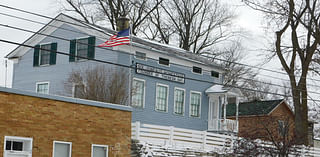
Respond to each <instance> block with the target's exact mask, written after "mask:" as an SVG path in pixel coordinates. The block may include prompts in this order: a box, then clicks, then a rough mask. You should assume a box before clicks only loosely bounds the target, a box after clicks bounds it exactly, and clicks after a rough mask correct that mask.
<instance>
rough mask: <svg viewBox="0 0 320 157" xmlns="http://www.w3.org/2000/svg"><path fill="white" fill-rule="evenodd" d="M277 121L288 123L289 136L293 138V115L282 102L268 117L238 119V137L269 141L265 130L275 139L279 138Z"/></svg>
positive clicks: (243, 117)
mask: <svg viewBox="0 0 320 157" xmlns="http://www.w3.org/2000/svg"><path fill="white" fill-rule="evenodd" d="M278 120H282V121H287V122H288V123H289V136H290V137H293V136H294V115H293V114H292V112H291V111H290V110H289V109H288V108H287V107H286V106H285V103H284V102H283V103H282V104H280V105H279V106H278V107H277V108H276V109H275V110H274V111H273V112H271V114H270V115H268V116H242V117H239V133H238V135H239V136H240V137H250V138H259V139H264V140H270V139H269V137H270V135H269V134H268V132H267V129H268V130H269V131H270V132H271V133H272V136H273V137H275V138H276V139H280V137H279V130H278V127H279V124H278Z"/></svg>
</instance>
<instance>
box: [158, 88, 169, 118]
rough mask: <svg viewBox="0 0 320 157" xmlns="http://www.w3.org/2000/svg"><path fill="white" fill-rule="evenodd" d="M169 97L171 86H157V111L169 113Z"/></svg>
mask: <svg viewBox="0 0 320 157" xmlns="http://www.w3.org/2000/svg"><path fill="white" fill-rule="evenodd" d="M168 95H169V86H168V85H164V84H157V85H156V106H155V110H156V111H162V112H167V111H168Z"/></svg>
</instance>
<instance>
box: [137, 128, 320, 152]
mask: <svg viewBox="0 0 320 157" xmlns="http://www.w3.org/2000/svg"><path fill="white" fill-rule="evenodd" d="M132 139H135V140H139V141H141V142H145V143H148V144H151V145H158V146H165V147H171V148H179V149H180V150H181V149H186V150H189V149H190V148H192V149H193V150H198V151H207V152H208V151H214V152H218V153H219V152H220V153H224V152H230V151H232V149H233V144H234V141H235V140H237V139H238V138H237V137H235V136H231V135H223V134H217V133H211V132H207V131H197V130H191V129H182V128H176V127H172V126H160V125H151V124H141V123H140V122H135V123H132ZM261 145H263V146H266V147H270V148H272V147H274V146H273V145H272V143H270V142H262V143H261ZM297 148H298V149H296V151H298V152H300V154H301V155H300V156H314V157H320V148H314V147H308V148H307V147H297ZM289 156H292V155H289Z"/></svg>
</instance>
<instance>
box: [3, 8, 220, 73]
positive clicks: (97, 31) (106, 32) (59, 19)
mask: <svg viewBox="0 0 320 157" xmlns="http://www.w3.org/2000/svg"><path fill="white" fill-rule="evenodd" d="M64 21H68V22H64ZM70 23H75V25H72V26H73V27H79V26H77V25H83V26H85V27H84V28H83V27H82V28H81V27H80V28H81V31H86V33H88V34H92V35H94V36H97V37H100V38H101V37H104V36H105V39H107V38H108V37H110V36H111V35H113V34H115V33H116V31H114V30H112V29H108V28H104V27H101V26H96V25H92V24H89V23H86V22H83V21H81V20H79V19H75V18H73V17H70V16H68V15H65V14H62V13H61V14H59V15H58V16H56V17H55V18H54V19H53V20H51V21H50V22H49V23H48V24H47V25H45V26H44V27H43V28H41V29H40V30H39V31H38V32H37V33H43V34H50V33H52V32H53V31H54V30H56V29H57V27H59V26H61V25H62V24H70ZM70 25H71V24H70ZM51 26H52V27H51ZM86 27H87V28H86ZM44 32H45V33H44ZM37 33H35V34H34V35H32V36H31V37H30V38H28V39H27V40H26V41H25V42H24V43H23V44H26V45H35V44H37V43H36V42H40V41H41V40H42V39H43V38H44V37H45V36H41V35H38V34H37ZM105 39H103V40H105ZM132 43H133V45H134V46H136V47H140V48H144V49H148V50H152V51H157V52H159V53H163V54H166V55H169V56H171V57H177V58H179V59H183V60H188V61H192V62H196V63H199V64H203V65H207V66H213V67H215V68H218V69H220V70H223V68H222V67H221V66H220V65H218V64H215V63H213V62H212V61H210V60H208V59H207V58H205V57H204V56H198V55H196V54H194V53H192V52H190V51H186V50H184V49H181V48H179V47H174V46H172V45H168V44H162V43H158V42H156V41H151V40H148V39H143V38H140V37H137V36H132ZM28 49H30V48H24V47H23V46H18V47H17V48H16V49H14V50H13V51H12V52H10V53H9V54H8V55H7V56H6V58H17V57H21V56H23V55H24V54H25V53H26V52H27V50H28Z"/></svg>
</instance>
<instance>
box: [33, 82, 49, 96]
mask: <svg viewBox="0 0 320 157" xmlns="http://www.w3.org/2000/svg"><path fill="white" fill-rule="evenodd" d="M36 92H37V93H41V94H49V82H37V83H36Z"/></svg>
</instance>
